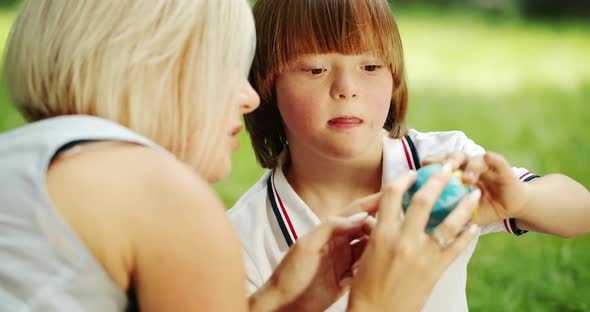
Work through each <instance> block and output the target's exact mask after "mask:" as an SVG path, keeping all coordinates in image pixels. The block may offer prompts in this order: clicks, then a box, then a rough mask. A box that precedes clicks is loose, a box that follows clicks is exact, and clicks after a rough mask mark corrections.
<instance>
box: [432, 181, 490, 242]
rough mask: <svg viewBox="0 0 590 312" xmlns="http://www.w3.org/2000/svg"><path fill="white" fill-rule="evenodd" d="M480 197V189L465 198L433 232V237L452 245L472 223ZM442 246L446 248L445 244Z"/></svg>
mask: <svg viewBox="0 0 590 312" xmlns="http://www.w3.org/2000/svg"><path fill="white" fill-rule="evenodd" d="M480 197H481V191H480V190H479V189H476V190H475V191H473V192H471V193H469V194H468V195H467V196H465V198H463V199H462V200H461V202H460V203H459V204H458V205H457V207H455V209H454V210H453V211H452V212H451V213H450V214H449V215H448V216H447V217H446V218H445V220H444V221H443V222H442V223H441V224H439V225H438V226H437V227H436V229H435V230H434V231H433V233H432V234H431V235H433V236H435V237H434V238H435V241H436V240H441V241H443V242H446V243H447V244H449V243H452V242H453V241H454V240H455V239H456V237H457V236H458V235H459V234H461V232H463V231H464V230H465V226H466V224H468V223H469V222H470V220H471V217H472V216H473V211H474V210H475V208H476V207H477V204H478V203H479V199H480ZM437 236H438V237H437ZM442 245H443V246H441V247H446V246H444V245H445V244H444V243H443V244H442Z"/></svg>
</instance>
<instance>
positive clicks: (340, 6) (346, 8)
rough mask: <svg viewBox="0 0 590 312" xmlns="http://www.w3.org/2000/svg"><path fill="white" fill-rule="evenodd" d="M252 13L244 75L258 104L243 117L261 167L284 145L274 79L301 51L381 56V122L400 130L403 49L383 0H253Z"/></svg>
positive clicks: (395, 132)
mask: <svg viewBox="0 0 590 312" xmlns="http://www.w3.org/2000/svg"><path fill="white" fill-rule="evenodd" d="M253 13H254V20H255V23H256V37H257V44H256V54H255V56H254V63H253V64H252V69H251V71H250V77H249V78H250V83H251V84H252V86H253V87H254V89H256V91H258V93H259V94H260V107H259V108H258V109H257V110H255V111H254V112H252V113H250V114H248V115H246V116H245V122H246V128H247V130H248V132H249V133H250V137H251V139H252V145H253V147H254V152H255V153H256V158H257V159H258V161H259V162H260V164H261V165H262V166H263V167H265V168H273V167H275V166H276V165H277V161H278V156H279V154H280V152H281V151H282V150H283V149H285V148H286V147H287V145H288V142H287V137H286V136H285V129H284V126H283V121H282V119H281V116H280V113H279V109H278V107H277V103H276V93H275V80H276V78H277V76H278V75H280V74H281V73H282V72H284V71H285V70H286V69H287V67H288V66H289V64H290V62H293V61H295V60H296V59H297V57H299V56H301V55H304V54H318V53H340V54H364V53H370V54H376V56H379V57H382V58H383V59H384V60H386V62H388V65H389V67H390V69H391V72H392V75H393V94H392V98H391V106H390V108H389V113H388V116H387V119H386V121H385V125H384V126H383V127H384V128H385V129H386V130H388V131H389V132H390V135H391V136H392V137H394V138H398V137H401V136H403V135H405V134H406V131H407V130H406V124H405V122H406V113H407V106H408V91H407V86H406V79H405V69H404V62H403V49H402V43H401V38H400V35H399V31H398V28H397V25H396V23H395V19H394V18H393V15H392V13H391V8H390V7H389V4H388V2H387V0H280V1H277V0H258V1H257V2H256V4H255V5H254V8H253Z"/></svg>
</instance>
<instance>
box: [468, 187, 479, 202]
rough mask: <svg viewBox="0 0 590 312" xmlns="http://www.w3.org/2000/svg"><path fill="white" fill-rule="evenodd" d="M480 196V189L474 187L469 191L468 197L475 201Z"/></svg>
mask: <svg viewBox="0 0 590 312" xmlns="http://www.w3.org/2000/svg"><path fill="white" fill-rule="evenodd" d="M480 198H481V190H480V189H478V188H476V189H475V190H474V191H473V192H471V193H469V199H470V200H472V201H474V202H477V201H479V199H480Z"/></svg>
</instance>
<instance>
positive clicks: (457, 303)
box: [228, 130, 537, 312]
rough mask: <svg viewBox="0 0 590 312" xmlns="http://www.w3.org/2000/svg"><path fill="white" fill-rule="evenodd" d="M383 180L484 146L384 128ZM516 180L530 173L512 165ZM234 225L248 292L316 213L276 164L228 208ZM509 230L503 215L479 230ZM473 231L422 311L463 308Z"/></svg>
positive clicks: (456, 135) (458, 136)
mask: <svg viewBox="0 0 590 312" xmlns="http://www.w3.org/2000/svg"><path fill="white" fill-rule="evenodd" d="M383 140H384V144H383V174H382V180H383V183H386V182H389V181H391V180H392V179H394V178H395V177H396V176H398V175H399V174H400V173H403V172H405V171H408V170H410V169H417V166H418V168H419V164H420V159H425V158H427V157H429V156H432V155H437V154H446V153H449V152H453V151H463V152H465V153H467V154H468V155H469V156H476V155H481V154H483V153H484V152H485V151H484V149H483V148H482V147H480V146H478V145H476V144H475V143H474V142H473V141H472V140H470V139H469V138H467V136H465V134H464V133H463V132H460V131H450V132H428V133H421V132H418V131H415V130H410V132H409V134H408V135H407V136H406V137H404V138H401V139H392V138H389V137H388V135H387V134H386V133H384V138H383ZM513 171H514V173H515V174H516V175H517V176H518V177H519V178H520V179H521V180H522V181H529V180H531V179H533V178H535V177H537V176H536V175H534V174H532V173H530V172H529V171H528V170H526V169H524V168H513ZM228 215H229V217H230V218H231V220H232V222H233V223H234V225H235V228H236V230H237V231H238V234H239V237H240V240H241V243H242V249H243V254H244V259H245V262H246V273H247V276H248V293H249V294H252V293H253V292H254V291H256V289H258V288H259V287H261V286H262V285H263V284H264V283H265V281H266V280H267V279H268V278H269V277H270V276H271V274H272V272H273V270H274V269H275V268H276V267H277V265H278V264H279V263H280V261H281V260H282V258H283V256H284V255H285V253H286V252H287V250H288V249H289V246H290V245H291V244H293V242H295V241H297V239H298V238H299V237H301V236H303V235H305V234H306V233H308V232H309V231H311V230H312V229H313V228H315V227H316V226H317V225H319V224H320V220H319V218H318V217H317V216H316V215H315V213H314V212H313V211H312V210H311V209H310V208H309V207H308V206H307V205H306V204H305V202H303V200H302V199H301V198H300V197H299V196H298V195H297V193H296V192H295V191H294V190H293V188H292V187H291V186H290V185H289V182H287V179H286V178H285V176H284V174H283V171H282V169H281V166H279V167H278V168H276V169H275V170H274V171H271V170H268V171H267V172H265V173H264V175H263V176H262V177H261V178H260V180H259V181H258V182H256V184H255V185H254V186H252V188H250V190H248V191H247V192H246V193H245V194H244V195H243V196H242V197H241V198H240V199H239V200H238V201H237V202H236V204H235V205H234V206H233V208H232V209H230V210H229V211H228ZM502 231H503V232H509V233H512V232H513V230H512V228H511V226H510V224H509V221H508V220H505V221H504V222H497V223H494V224H490V225H488V226H485V227H483V228H482V231H481V234H486V233H491V232H502ZM477 240H478V237H476V238H475V239H474V240H473V241H472V242H471V243H470V245H469V246H468V247H467V249H466V250H465V251H464V252H463V253H462V254H461V255H460V256H459V257H458V258H457V259H456V260H455V262H454V263H453V264H452V265H451V266H450V267H449V268H448V269H447V271H446V272H445V273H443V275H442V276H441V278H440V280H439V281H438V282H437V284H436V285H435V287H434V289H433V291H432V293H431V295H430V297H429V299H428V301H427V303H426V305H425V307H424V309H423V311H467V310H468V308H467V298H466V293H465V287H466V282H467V263H468V262H469V259H470V258H471V255H472V254H473V251H474V249H475V246H476V244H477ZM347 297H348V296H344V297H343V298H341V299H340V300H338V301H337V302H336V303H335V304H334V305H332V306H331V307H330V308H329V309H328V310H327V311H331V312H335V311H345V310H346V306H347V302H348V298H347Z"/></svg>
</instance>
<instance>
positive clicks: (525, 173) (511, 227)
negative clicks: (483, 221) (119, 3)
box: [480, 167, 539, 235]
mask: <svg viewBox="0 0 590 312" xmlns="http://www.w3.org/2000/svg"><path fill="white" fill-rule="evenodd" d="M512 172H513V173H514V175H516V176H517V177H518V179H519V180H520V181H522V182H528V181H531V180H533V179H535V178H538V177H539V176H538V175H536V174H534V173H532V172H530V171H529V170H528V169H526V168H518V167H512ZM494 232H506V233H509V234H513V235H522V234H524V233H526V231H522V230H519V229H518V228H517V227H516V224H515V223H514V219H505V220H502V221H498V222H495V223H492V224H488V225H486V226H483V227H482V228H481V233H480V235H484V234H488V233H494Z"/></svg>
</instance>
